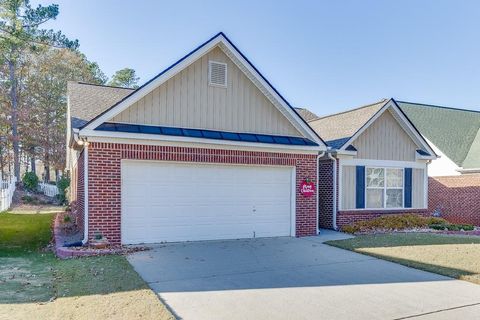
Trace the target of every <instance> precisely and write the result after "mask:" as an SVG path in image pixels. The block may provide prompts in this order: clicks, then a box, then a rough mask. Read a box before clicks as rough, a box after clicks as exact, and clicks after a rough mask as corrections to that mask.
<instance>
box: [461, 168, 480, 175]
mask: <svg viewBox="0 0 480 320" xmlns="http://www.w3.org/2000/svg"><path fill="white" fill-rule="evenodd" d="M457 171H458V172H460V173H463V174H469V173H480V168H471V169H463V168H461V169H457Z"/></svg>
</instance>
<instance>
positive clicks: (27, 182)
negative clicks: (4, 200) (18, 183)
mask: <svg viewBox="0 0 480 320" xmlns="http://www.w3.org/2000/svg"><path fill="white" fill-rule="evenodd" d="M22 182H23V186H24V187H25V189H27V190H28V191H31V192H34V191H37V188H38V177H37V175H36V174H35V172H26V173H25V174H24V175H23V177H22Z"/></svg>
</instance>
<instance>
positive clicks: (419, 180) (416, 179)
mask: <svg viewBox="0 0 480 320" xmlns="http://www.w3.org/2000/svg"><path fill="white" fill-rule="evenodd" d="M412 171H413V172H412V207H413V208H424V207H425V175H424V171H423V169H413V170H412Z"/></svg>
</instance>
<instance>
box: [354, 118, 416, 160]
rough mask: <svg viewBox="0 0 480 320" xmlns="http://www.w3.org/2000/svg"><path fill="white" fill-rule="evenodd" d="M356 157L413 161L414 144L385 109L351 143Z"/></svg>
mask: <svg viewBox="0 0 480 320" xmlns="http://www.w3.org/2000/svg"><path fill="white" fill-rule="evenodd" d="M352 144H353V146H354V147H355V148H356V149H357V151H358V152H357V156H356V157H357V158H361V159H378V160H398V161H415V150H416V149H417V147H416V144H415V143H414V142H413V140H412V139H411V138H410V137H409V136H408V134H407V133H406V132H405V131H404V129H403V128H402V127H401V126H400V125H399V124H398V122H397V120H395V118H394V117H393V116H392V114H391V113H390V112H389V111H385V112H384V113H383V114H382V115H381V116H380V117H378V119H377V120H376V121H375V122H373V123H372V124H371V125H370V126H369V127H368V128H367V129H366V130H365V131H364V132H363V133H362V134H361V135H360V136H359V137H358V138H357V139H356V140H355V141H354V142H353V143H352Z"/></svg>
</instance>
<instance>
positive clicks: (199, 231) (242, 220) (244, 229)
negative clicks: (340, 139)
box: [122, 161, 292, 243]
mask: <svg viewBox="0 0 480 320" xmlns="http://www.w3.org/2000/svg"><path fill="white" fill-rule="evenodd" d="M291 189H292V168H288V167H265V166H233V165H210V164H209V165H207V164H192V163H168V162H151V161H123V162H122V242H123V243H154V242H163V241H190V240H191V241H194V240H213V239H235V238H250V237H253V236H254V235H255V236H257V237H259V236H286V235H290V234H291V225H290V224H291Z"/></svg>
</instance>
